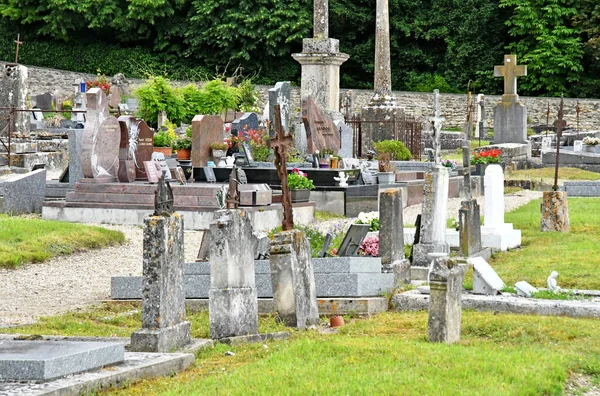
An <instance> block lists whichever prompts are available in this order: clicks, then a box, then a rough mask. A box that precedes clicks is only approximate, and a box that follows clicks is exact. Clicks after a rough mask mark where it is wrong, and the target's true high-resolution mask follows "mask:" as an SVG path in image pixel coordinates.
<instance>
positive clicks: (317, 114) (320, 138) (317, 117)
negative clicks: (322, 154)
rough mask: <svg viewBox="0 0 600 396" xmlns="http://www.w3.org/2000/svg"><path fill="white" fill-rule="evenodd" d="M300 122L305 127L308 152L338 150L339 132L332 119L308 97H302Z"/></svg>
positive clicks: (336, 151)
mask: <svg viewBox="0 0 600 396" xmlns="http://www.w3.org/2000/svg"><path fill="white" fill-rule="evenodd" d="M302 122H303V123H304V128H305V129H306V140H307V146H308V152H309V153H311V154H312V153H314V152H315V151H317V150H318V151H322V150H323V149H331V150H333V152H334V153H335V154H337V153H338V152H339V150H340V133H339V131H338V129H337V127H336V126H335V124H334V123H333V121H332V119H331V118H330V117H329V116H327V115H326V114H324V113H323V112H322V111H321V109H319V107H318V106H317V105H316V104H315V102H313V100H312V99H311V98H310V97H305V98H304V99H302Z"/></svg>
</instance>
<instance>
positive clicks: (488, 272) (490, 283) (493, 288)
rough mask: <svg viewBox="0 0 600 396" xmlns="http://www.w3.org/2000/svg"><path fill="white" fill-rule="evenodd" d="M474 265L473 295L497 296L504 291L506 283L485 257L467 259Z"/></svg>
mask: <svg viewBox="0 0 600 396" xmlns="http://www.w3.org/2000/svg"><path fill="white" fill-rule="evenodd" d="M467 262H468V263H469V264H472V265H473V293H475V294H487V295H495V294H498V292H499V291H502V289H504V286H505V285H504V282H503V281H502V279H500V277H499V276H498V274H497V273H496V271H494V269H493V268H492V267H491V266H490V265H489V264H488V262H487V261H485V259H484V258H483V257H471V258H469V259H467Z"/></svg>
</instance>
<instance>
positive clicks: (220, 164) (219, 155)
mask: <svg viewBox="0 0 600 396" xmlns="http://www.w3.org/2000/svg"><path fill="white" fill-rule="evenodd" d="M225 154H227V152H226V151H225V150H213V151H212V156H213V159H214V160H215V163H216V164H217V168H225V167H226V166H227V163H226V162H225Z"/></svg>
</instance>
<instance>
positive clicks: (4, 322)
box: [0, 190, 541, 327]
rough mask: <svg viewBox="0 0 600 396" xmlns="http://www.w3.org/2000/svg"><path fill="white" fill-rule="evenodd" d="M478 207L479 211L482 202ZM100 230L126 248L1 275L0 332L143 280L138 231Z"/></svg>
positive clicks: (190, 247)
mask: <svg viewBox="0 0 600 396" xmlns="http://www.w3.org/2000/svg"><path fill="white" fill-rule="evenodd" d="M540 197H541V193H540V192H537V191H528V190H523V191H521V192H519V193H516V194H513V195H507V196H506V198H505V206H506V211H510V210H512V209H514V208H516V207H519V206H521V205H524V204H526V203H527V202H529V201H530V200H532V199H537V198H540ZM460 201H461V199H460V198H455V199H450V200H449V201H448V217H449V218H457V217H458V209H459V207H460ZM478 201H479V203H480V205H481V208H482V210H483V198H479V199H478ZM420 212H421V205H414V206H410V207H408V208H405V209H404V221H405V224H414V222H415V219H416V217H417V214H419V213H420ZM338 222H339V220H338ZM103 227H106V228H109V229H112V230H118V231H121V232H123V233H124V234H125V237H126V238H127V243H125V244H124V245H121V246H117V247H109V248H105V249H101V250H93V251H89V252H85V253H78V254H74V255H71V256H65V257H58V258H55V259H52V260H50V261H48V262H46V263H42V264H31V265H26V266H24V267H21V268H20V269H18V270H0V327H1V326H9V325H16V324H24V323H32V322H35V320H36V319H37V318H38V317H40V316H48V315H54V314H59V313H64V312H67V311H70V310H73V309H78V308H83V307H86V306H89V305H92V304H94V303H96V302H98V301H100V300H106V299H109V298H110V278H111V277H112V276H130V275H141V273H142V228H141V227H136V226H110V225H103ZM201 238H202V232H201V231H186V232H185V260H186V262H190V261H194V260H195V258H196V255H197V253H198V248H199V246H200V241H201Z"/></svg>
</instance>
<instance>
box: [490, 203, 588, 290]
mask: <svg viewBox="0 0 600 396" xmlns="http://www.w3.org/2000/svg"><path fill="white" fill-rule="evenodd" d="M540 202H541V201H540V200H535V201H531V202H530V203H529V204H527V205H525V206H522V207H520V208H518V209H516V210H514V211H512V212H510V213H507V214H506V216H505V221H506V222H507V223H513V225H514V227H515V228H516V229H520V230H521V232H522V241H523V243H522V248H521V249H516V250H513V251H510V252H505V253H499V254H497V255H495V256H494V258H493V259H492V260H491V262H490V264H491V265H492V267H494V269H495V270H496V272H498V275H500V277H501V278H502V280H504V282H505V283H506V284H507V285H514V284H515V282H518V281H521V280H526V281H527V282H529V283H531V284H532V285H534V286H539V287H546V279H547V278H548V276H549V275H550V272H552V271H558V274H559V275H558V279H557V280H558V284H559V286H561V287H563V288H576V289H596V290H598V289H600V276H599V273H600V255H599V254H598V243H599V241H600V229H599V228H598V224H600V199H598V198H569V220H570V224H571V232H569V233H564V234H563V233H557V232H540V216H541V215H540Z"/></svg>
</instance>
